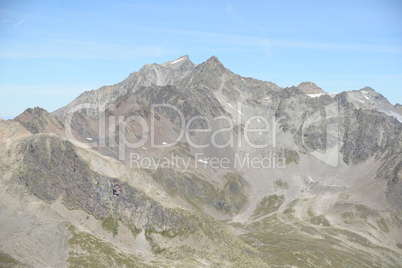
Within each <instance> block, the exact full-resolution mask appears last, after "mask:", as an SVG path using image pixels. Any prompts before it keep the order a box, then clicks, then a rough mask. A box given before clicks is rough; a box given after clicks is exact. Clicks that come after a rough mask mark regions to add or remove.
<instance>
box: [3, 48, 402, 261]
mask: <svg viewBox="0 0 402 268" xmlns="http://www.w3.org/2000/svg"><path fill="white" fill-rule="evenodd" d="M0 185H1V187H0V189H1V191H2V192H1V195H0V226H1V228H0V241H1V242H0V266H1V267H402V266H401V263H402V109H401V105H399V104H397V105H395V106H394V105H392V104H391V103H390V102H389V101H388V100H387V99H386V98H384V97H383V96H382V95H381V94H379V93H378V92H376V91H375V90H374V89H372V88H370V87H365V88H362V89H360V90H351V91H345V92H341V93H329V92H326V91H325V90H323V89H321V88H320V87H318V86H317V85H316V84H314V83H312V82H303V83H301V84H300V85H298V86H296V87H289V88H282V87H280V86H278V85H276V84H275V83H273V82H267V81H260V80H257V79H253V78H248V77H242V76H240V75H237V74H235V73H233V72H231V71H230V70H229V69H227V68H225V66H224V65H223V64H222V63H221V62H220V61H219V59H218V58H217V57H211V58H210V59H208V60H207V61H205V62H203V63H201V64H198V65H197V64H194V63H193V62H192V61H191V60H190V58H189V56H187V55H186V56H183V57H180V58H178V59H176V60H173V61H170V62H166V63H163V64H160V65H159V64H155V63H154V64H147V65H145V66H144V67H143V68H141V69H140V70H139V71H138V72H134V73H131V74H130V75H129V76H128V77H127V78H126V79H125V80H124V81H122V82H120V83H118V84H115V85H111V86H104V87H101V88H99V89H97V90H92V91H87V92H84V93H82V94H81V95H80V96H78V97H77V98H76V99H75V100H74V101H72V102H71V103H69V104H68V105H67V106H65V107H61V108H60V109H58V110H57V111H54V112H51V113H50V112H48V111H46V110H44V109H42V108H38V107H36V108H34V109H31V108H30V109H27V110H26V111H25V112H24V113H22V114H21V115H19V116H18V117H16V118H15V119H13V120H0Z"/></svg>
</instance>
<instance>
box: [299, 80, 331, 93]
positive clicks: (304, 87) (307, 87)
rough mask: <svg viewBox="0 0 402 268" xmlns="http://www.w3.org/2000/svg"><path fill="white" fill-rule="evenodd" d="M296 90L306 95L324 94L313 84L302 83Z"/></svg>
mask: <svg viewBox="0 0 402 268" xmlns="http://www.w3.org/2000/svg"><path fill="white" fill-rule="evenodd" d="M297 88H298V89H300V90H301V91H303V92H304V93H306V94H321V93H325V91H324V90H322V89H321V88H320V87H319V86H317V85H316V84H314V83H313V82H302V83H300V84H299V85H298V86H297Z"/></svg>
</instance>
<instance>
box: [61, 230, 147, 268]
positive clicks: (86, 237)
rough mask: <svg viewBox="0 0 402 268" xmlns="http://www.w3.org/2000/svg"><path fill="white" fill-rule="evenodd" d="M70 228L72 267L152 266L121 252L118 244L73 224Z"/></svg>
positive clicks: (70, 259)
mask: <svg viewBox="0 0 402 268" xmlns="http://www.w3.org/2000/svg"><path fill="white" fill-rule="evenodd" d="M68 230H69V231H70V232H71V234H72V237H71V238H70V239H69V241H68V244H69V247H70V251H69V258H68V263H69V264H70V267H77V268H78V267H89V268H92V267H93V268H99V267H105V268H106V267H123V268H129V267H138V268H142V267H152V266H149V265H146V264H145V263H144V262H143V260H140V259H139V258H138V257H136V256H134V255H131V254H127V253H122V252H120V251H119V250H118V249H117V248H116V245H113V244H111V243H108V242H106V241H103V240H101V239H99V238H97V237H95V236H93V235H91V234H89V233H85V232H81V231H79V230H78V229H77V228H75V227H74V226H72V225H70V226H69V228H68Z"/></svg>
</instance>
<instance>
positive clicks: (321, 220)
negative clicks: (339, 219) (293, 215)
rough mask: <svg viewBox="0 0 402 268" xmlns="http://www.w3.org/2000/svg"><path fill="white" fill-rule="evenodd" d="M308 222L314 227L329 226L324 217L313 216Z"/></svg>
mask: <svg viewBox="0 0 402 268" xmlns="http://www.w3.org/2000/svg"><path fill="white" fill-rule="evenodd" d="M310 222H311V223H312V224H314V225H321V226H331V224H330V223H329V221H328V220H327V219H326V218H325V216H324V215H320V216H315V217H312V218H311V219H310Z"/></svg>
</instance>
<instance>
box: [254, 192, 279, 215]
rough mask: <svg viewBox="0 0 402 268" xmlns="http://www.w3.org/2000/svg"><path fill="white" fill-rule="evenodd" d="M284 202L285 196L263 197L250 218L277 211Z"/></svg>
mask: <svg viewBox="0 0 402 268" xmlns="http://www.w3.org/2000/svg"><path fill="white" fill-rule="evenodd" d="M283 202H285V196H283V195H269V196H266V197H264V198H263V199H262V200H261V201H260V203H259V204H258V205H257V208H256V209H255V211H254V214H253V215H252V218H258V217H261V216H264V215H268V214H270V213H273V212H275V211H277V210H278V209H279V208H280V207H281V206H282V204H283Z"/></svg>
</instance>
